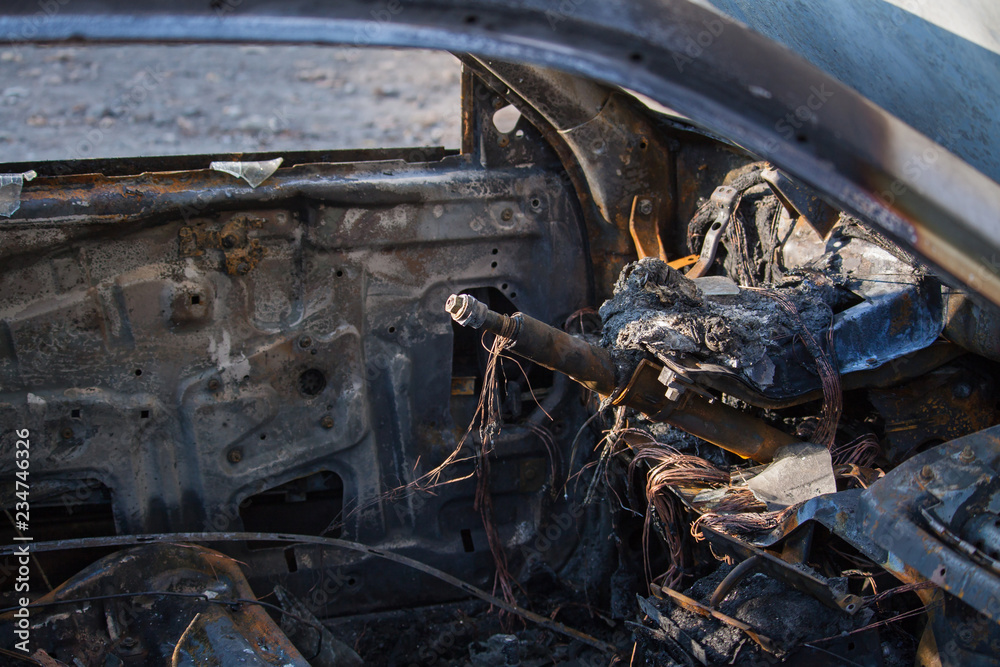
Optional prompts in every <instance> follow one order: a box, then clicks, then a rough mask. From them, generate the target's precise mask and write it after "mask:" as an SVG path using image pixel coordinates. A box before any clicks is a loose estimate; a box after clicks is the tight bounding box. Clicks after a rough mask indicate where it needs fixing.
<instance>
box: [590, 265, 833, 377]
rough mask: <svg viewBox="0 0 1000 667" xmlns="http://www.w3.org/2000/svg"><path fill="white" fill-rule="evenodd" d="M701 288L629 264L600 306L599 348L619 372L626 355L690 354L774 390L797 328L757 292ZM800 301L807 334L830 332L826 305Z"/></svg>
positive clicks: (721, 283) (722, 284)
mask: <svg viewBox="0 0 1000 667" xmlns="http://www.w3.org/2000/svg"><path fill="white" fill-rule="evenodd" d="M701 285H702V283H699V282H698V281H693V280H689V279H688V278H686V277H685V276H684V275H682V274H681V273H680V272H679V271H676V270H674V269H672V268H670V267H669V266H668V265H667V264H666V263H665V262H662V261H660V260H658V259H652V258H647V259H642V260H639V261H638V262H634V263H632V264H629V265H628V266H626V267H625V268H624V269H623V270H622V274H621V276H620V277H619V278H618V282H617V283H616V284H615V289H614V296H612V298H611V299H609V300H608V301H606V302H605V303H604V305H603V306H601V310H600V315H601V319H602V320H603V322H604V339H603V341H602V343H601V344H602V345H603V346H605V347H608V348H610V349H611V352H612V355H615V356H616V361H617V362H618V363H619V365H622V364H625V365H627V361H625V360H624V359H623V357H622V355H623V354H624V355H628V354H630V353H631V354H635V353H636V352H638V353H653V354H655V355H656V356H661V355H662V356H669V355H670V354H672V353H675V352H681V353H689V354H696V355H698V356H699V357H700V358H703V359H704V360H706V361H708V362H710V363H713V364H717V365H720V366H725V367H727V368H730V369H733V370H735V371H737V372H739V373H741V374H742V375H743V376H744V377H745V378H746V379H747V380H749V381H750V382H752V383H754V384H756V385H757V386H758V387H767V386H769V385H771V384H772V383H773V382H774V362H773V361H772V358H774V359H777V358H779V357H781V356H782V354H783V352H782V342H783V341H786V340H788V339H789V338H790V337H791V336H792V334H794V333H795V332H796V330H797V327H796V323H795V322H794V321H793V320H792V318H791V317H789V316H788V315H787V314H786V313H784V312H782V310H781V309H780V308H775V307H774V302H773V301H772V300H771V299H768V298H767V297H766V296H763V295H761V294H759V293H757V292H754V291H753V290H740V289H737V290H736V293H735V294H733V293H732V292H733V290H732V288H731V287H730V286H729V285H728V284H726V279H723V280H715V281H709V282H707V283H705V285H706V287H707V288H708V289H707V292H706V291H705V290H702V289H701ZM791 295H792V292H789V296H791ZM795 300H796V304H797V306H798V309H799V312H800V314H801V317H802V320H803V324H804V325H805V326H806V327H807V328H809V329H810V330H812V331H822V330H824V329H825V327H828V326H829V321H830V315H829V313H830V311H829V307H828V306H827V305H826V304H825V303H823V302H822V301H821V300H819V299H817V298H815V297H812V296H809V295H807V294H802V293H795ZM633 361H634V360H633ZM634 363H637V361H634ZM629 374H630V373H629Z"/></svg>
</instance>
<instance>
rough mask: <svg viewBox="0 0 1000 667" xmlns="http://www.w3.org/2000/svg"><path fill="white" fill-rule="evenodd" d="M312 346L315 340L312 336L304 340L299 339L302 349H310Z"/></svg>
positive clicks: (304, 337) (305, 337)
mask: <svg viewBox="0 0 1000 667" xmlns="http://www.w3.org/2000/svg"><path fill="white" fill-rule="evenodd" d="M312 344H313V339H312V337H311V336H303V337H302V338H300V339H299V345H300V346H301V347H309V346H310V345H312Z"/></svg>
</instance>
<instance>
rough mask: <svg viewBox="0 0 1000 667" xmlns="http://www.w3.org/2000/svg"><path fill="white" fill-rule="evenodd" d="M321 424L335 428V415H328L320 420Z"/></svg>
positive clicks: (324, 426)
mask: <svg viewBox="0 0 1000 667" xmlns="http://www.w3.org/2000/svg"><path fill="white" fill-rule="evenodd" d="M319 425H320V426H322V427H323V428H333V417H331V416H330V415H327V416H326V417H323V418H322V419H321V420H320V421H319Z"/></svg>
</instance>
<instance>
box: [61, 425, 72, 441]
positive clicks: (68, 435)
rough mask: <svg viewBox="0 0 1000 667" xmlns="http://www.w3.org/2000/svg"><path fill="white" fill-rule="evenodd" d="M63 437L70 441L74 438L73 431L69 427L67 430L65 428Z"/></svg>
mask: <svg viewBox="0 0 1000 667" xmlns="http://www.w3.org/2000/svg"><path fill="white" fill-rule="evenodd" d="M62 437H63V438H64V439H66V440H69V439H70V438H72V437H73V429H71V428H69V427H68V426H67V427H66V428H64V429H63V430H62Z"/></svg>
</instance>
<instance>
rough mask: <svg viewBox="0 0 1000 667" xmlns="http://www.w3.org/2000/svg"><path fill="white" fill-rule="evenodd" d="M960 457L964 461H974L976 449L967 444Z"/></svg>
mask: <svg viewBox="0 0 1000 667" xmlns="http://www.w3.org/2000/svg"><path fill="white" fill-rule="evenodd" d="M958 459H959V460H960V461H961V462H962V463H972V462H973V461H975V460H976V453H975V452H974V451H972V447H970V446H969V445H966V446H965V447H964V448H963V449H962V453H961V454H959V455H958Z"/></svg>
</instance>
